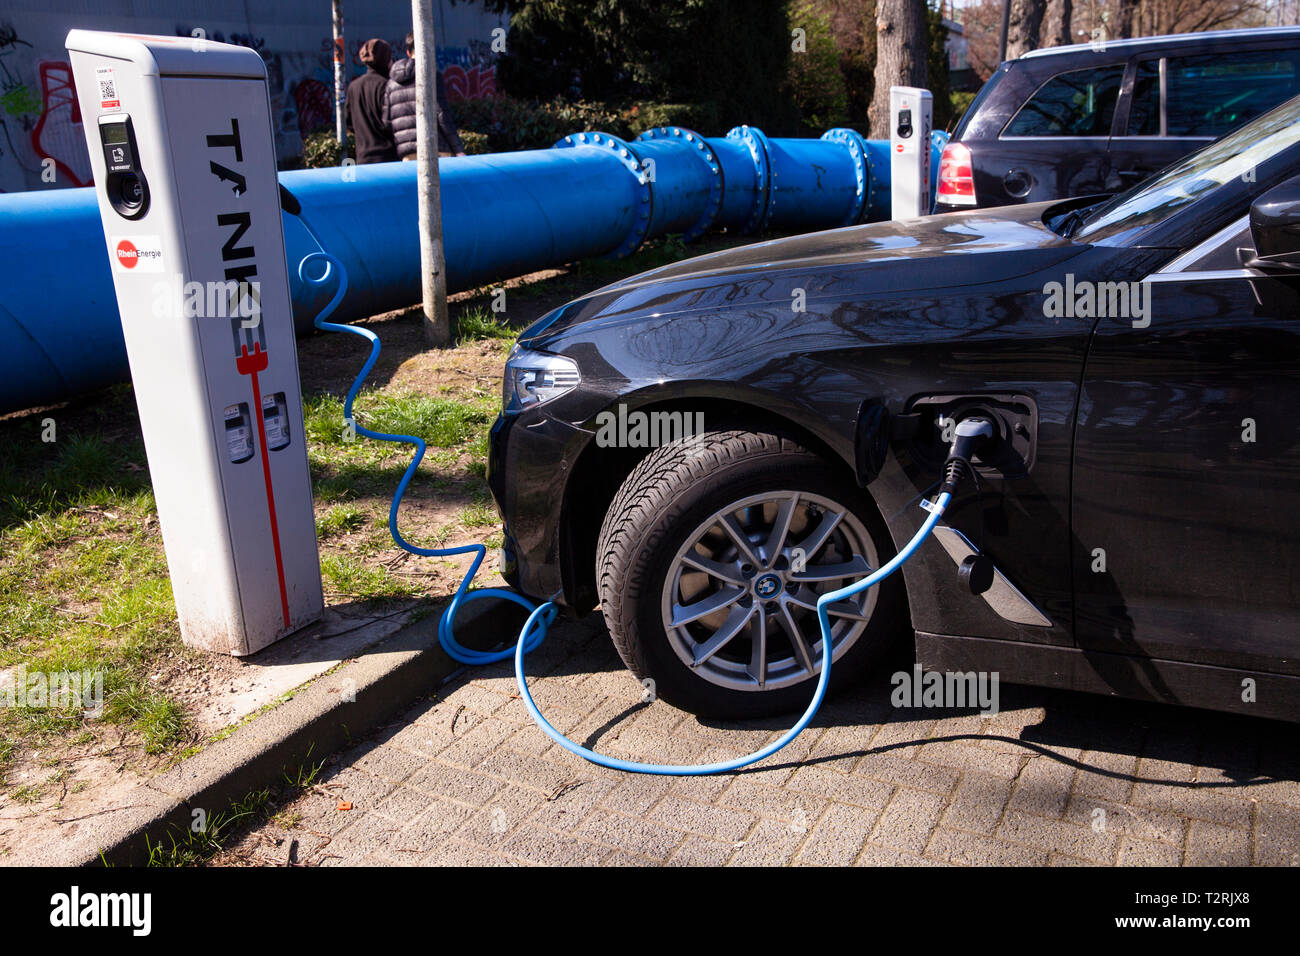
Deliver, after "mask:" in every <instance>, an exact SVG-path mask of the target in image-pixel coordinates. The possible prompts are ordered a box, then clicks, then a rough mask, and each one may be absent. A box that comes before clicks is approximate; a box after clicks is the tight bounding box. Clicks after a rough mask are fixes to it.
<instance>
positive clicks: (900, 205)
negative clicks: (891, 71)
mask: <svg viewBox="0 0 1300 956" xmlns="http://www.w3.org/2000/svg"><path fill="white" fill-rule="evenodd" d="M933 125H934V97H933V96H931V95H930V91H929V90H923V89H920V88H918V87H915V86H891V87H890V88H889V182H890V204H891V209H892V212H891V213H890V218H891V219H914V218H916V217H917V216H925V215H928V214H929V212H930V130H931V128H932V126H933Z"/></svg>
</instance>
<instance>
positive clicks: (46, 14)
mask: <svg viewBox="0 0 1300 956" xmlns="http://www.w3.org/2000/svg"><path fill="white" fill-rule="evenodd" d="M343 17H344V27H345V37H346V42H347V49H348V57H349V68H350V69H351V71H352V72H353V73H354V74H360V73H362V72H364V70H363V67H362V66H361V64H360V63H359V62H358V61H357V58H356V54H357V50H358V48H359V47H360V46H361V44H362V43H363V42H364V41H365V40H368V39H370V38H371V37H382V38H383V39H385V40H387V41H388V42H389V43H391V44H392V45H393V47H394V49H395V50H400V49H401V45H402V41H403V39H404V37H405V36H406V33H407V31H408V30H409V29H410V28H411V21H410V5H409V4H408V3H404V2H402V0H386V2H382V3H378V2H375V0H367V2H359V0H343ZM434 17H435V20H434V28H435V30H436V32H437V36H438V44H439V46H438V65H439V66H440V67H441V68H443V70H444V77H445V79H446V82H447V93H448V100H450V101H451V102H453V103H454V102H455V101H456V100H458V99H461V98H464V97H466V96H481V95H491V94H492V93H493V92H494V91H495V83H496V68H495V66H494V65H493V60H494V57H493V54H492V53H491V49H490V47H491V44H492V40H493V36H492V30H493V29H494V28H495V27H499V26H500V27H504V26H506V25H507V24H506V23H505V22H504V21H503V20H502V18H499V17H496V16H494V15H492V14H489V13H488V12H487V11H485V10H484V9H483V8H482V7H481V6H480V5H478V4H477V3H472V2H466V0H460V2H458V3H456V4H454V5H453V4H452V3H451V0H434ZM73 27H81V28H83V29H88V30H113V31H119V32H131V33H150V34H158V35H162V36H192V35H195V34H194V30H196V29H202V30H203V31H204V35H206V37H207V38H208V39H210V40H217V41H221V42H226V43H237V44H240V45H241V46H248V47H252V48H253V49H255V50H257V51H258V52H259V53H261V54H262V57H263V59H264V60H265V61H266V66H267V72H268V74H269V76H270V80H271V110H272V118H273V122H274V124H275V136H276V152H277V155H278V156H279V157H280V159H282V160H284V159H288V158H291V157H293V156H296V155H298V154H299V153H300V152H301V150H302V135H303V134H304V133H310V132H313V131H315V130H318V129H329V128H332V127H333V122H334V121H333V115H334V114H333V104H332V92H333V88H334V79H333V77H334V73H333V60H332V57H331V52H330V48H331V36H332V26H331V19H330V0H4V4H3V6H2V7H0V192H16V191H19V190H24V189H49V188H54V187H59V186H85V185H89V182H90V161H89V158H88V157H87V156H86V145H85V139H84V137H83V135H82V131H81V111H80V110H79V109H78V107H77V102H76V95H75V92H74V90H73V84H72V80H71V74H70V72H69V70H68V56H67V52H66V51H65V50H64V48H63V40H64V37H65V36H67V33H68V30H70V29H72V28H73Z"/></svg>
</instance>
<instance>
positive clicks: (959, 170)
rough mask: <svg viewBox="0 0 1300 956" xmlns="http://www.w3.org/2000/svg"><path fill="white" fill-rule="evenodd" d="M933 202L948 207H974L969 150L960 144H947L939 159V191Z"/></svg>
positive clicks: (972, 176) (973, 187) (973, 184)
mask: <svg viewBox="0 0 1300 956" xmlns="http://www.w3.org/2000/svg"><path fill="white" fill-rule="evenodd" d="M935 202H942V203H948V204H949V205H950V206H973V205H975V177H974V175H973V174H972V173H971V161H970V150H969V149H968V148H967V147H965V146H963V145H962V144H961V143H949V144H948V145H947V146H945V147H944V148H943V155H942V156H940V157H939V189H938V191H937V193H936V195H935Z"/></svg>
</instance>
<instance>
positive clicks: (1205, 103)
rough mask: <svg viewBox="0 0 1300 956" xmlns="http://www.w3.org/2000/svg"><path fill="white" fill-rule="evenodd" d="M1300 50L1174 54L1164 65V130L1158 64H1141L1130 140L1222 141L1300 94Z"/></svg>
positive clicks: (1144, 62)
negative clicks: (1181, 138) (1186, 138)
mask: <svg viewBox="0 0 1300 956" xmlns="http://www.w3.org/2000/svg"><path fill="white" fill-rule="evenodd" d="M1297 60H1300V51H1296V52H1292V51H1290V50H1283V51H1279V50H1261V51H1244V52H1241V53H1215V54H1201V55H1197V56H1171V57H1169V58H1168V59H1167V60H1166V61H1165V122H1166V127H1167V128H1166V129H1165V130H1164V131H1163V133H1162V131H1161V129H1160V61H1159V60H1154V59H1153V60H1143V61H1142V62H1140V63H1139V64H1138V69H1137V77H1136V80H1135V82H1134V84H1133V105H1132V106H1131V107H1130V111H1129V120H1128V135H1129V136H1160V135H1165V136H1203V137H1206V138H1216V139H1217V138H1218V137H1220V136H1222V135H1223V134H1225V133H1227V132H1230V131H1231V130H1234V129H1236V128H1237V127H1238V126H1240V125H1242V124H1243V123H1248V122H1250V121H1251V120H1253V119H1254V118H1255V117H1256V116H1262V115H1263V114H1264V113H1267V112H1268V111H1269V110H1271V109H1272V108H1273V107H1275V106H1277V105H1278V104H1279V103H1282V102H1284V101H1285V100H1288V99H1290V98H1291V97H1292V96H1295V95H1296V94H1297V93H1300V83H1298V81H1300V69H1298V68H1297Z"/></svg>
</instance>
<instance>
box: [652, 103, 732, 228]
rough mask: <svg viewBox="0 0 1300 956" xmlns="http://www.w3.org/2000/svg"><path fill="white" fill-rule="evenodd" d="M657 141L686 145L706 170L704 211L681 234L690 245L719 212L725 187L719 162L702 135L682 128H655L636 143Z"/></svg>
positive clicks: (711, 223) (710, 224)
mask: <svg viewBox="0 0 1300 956" xmlns="http://www.w3.org/2000/svg"><path fill="white" fill-rule="evenodd" d="M656 139H657V140H668V141H670V142H684V143H686V144H687V145H689V146H690V147H692V150H693V152H694V155H696V156H698V157H699V158H700V159H702V160H703V161H704V164H705V165H706V166H708V168H709V198H708V199H707V200H706V202H705V205H704V212H702V213H701V214H700V218H699V219H697V220H695V222H694V223H693V224H692V225H691V227H690V228H689V229H687V230H686V231H685V232H684V233H682V240H683V241H685V242H690V241H691V240H692V239H698V238H699V237H700V236H702V235H704V234H705V233H706V232H708V231H709V227H710V226H712V225H713V221H714V220H715V219H717V218H718V213H719V212H720V211H721V209H722V194H723V190H724V189H725V188H726V183H725V181H724V178H723V177H724V174H723V172H722V163H721V162H720V161H719V160H718V157H717V154H716V153H714V152H713V149H712V147H710V146H709V144H708V143H707V142H705V139H704V137H703V136H701V135H700V134H699V133H697V132H695V131H694V130H689V129H687V128H686V127H684V126H656V127H655V128H653V129H648V130H646V131H645V132H644V133H642V134H641V135H640V136H638V137H637V138H636V141H640V140H656Z"/></svg>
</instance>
